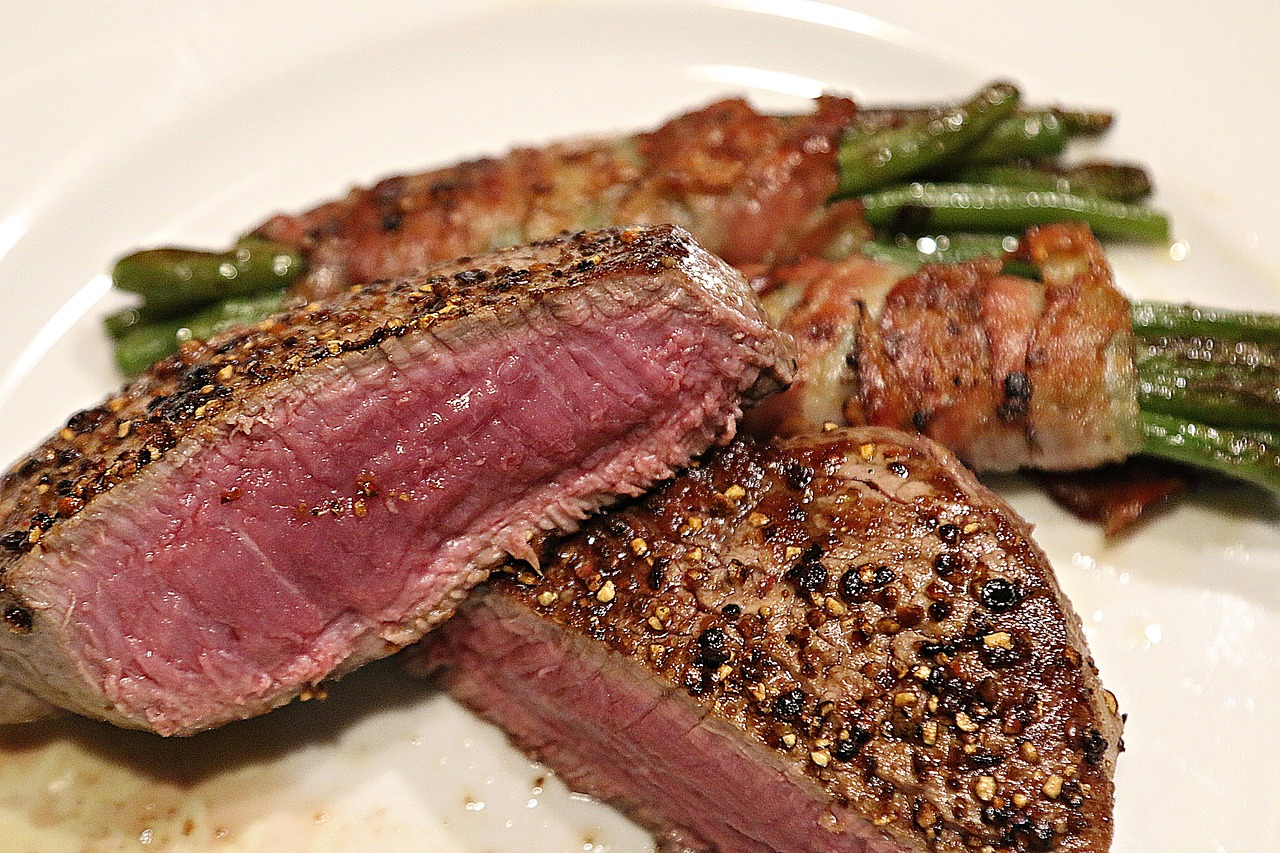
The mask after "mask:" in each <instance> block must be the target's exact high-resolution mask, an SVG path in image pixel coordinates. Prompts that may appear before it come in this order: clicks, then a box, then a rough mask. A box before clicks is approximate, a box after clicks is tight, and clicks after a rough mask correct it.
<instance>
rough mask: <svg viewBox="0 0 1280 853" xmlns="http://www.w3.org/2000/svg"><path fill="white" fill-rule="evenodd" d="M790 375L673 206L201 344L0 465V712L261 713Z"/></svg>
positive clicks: (741, 290) (412, 625)
mask: <svg viewBox="0 0 1280 853" xmlns="http://www.w3.org/2000/svg"><path fill="white" fill-rule="evenodd" d="M789 371H790V354H789V351H788V348H787V345H786V343H785V342H784V341H783V340H781V339H780V338H779V337H778V336H777V335H776V333H774V332H773V331H772V330H770V329H769V328H768V327H767V325H766V324H765V322H764V317H763V314H762V312H761V311H760V309H759V307H758V306H757V305H756V304H755V302H754V300H753V298H752V297H751V294H750V293H749V292H748V291H747V290H746V288H745V283H744V282H743V281H742V280H741V278H740V277H739V276H738V275H737V274H736V273H734V272H733V271H732V270H731V269H730V268H728V267H726V266H725V265H724V264H723V263H722V262H720V261H719V260H717V259H715V258H713V257H711V256H710V255H708V254H707V253H705V252H704V251H703V250H701V249H700V248H699V247H697V245H696V244H694V243H693V242H692V241H691V240H690V238H689V237H688V235H687V234H686V233H685V232H683V231H680V230H679V229H676V228H673V227H670V226H662V227H655V228H649V229H643V228H638V229H631V230H623V231H610V232H594V233H588V234H578V235H575V236H571V237H568V236H567V237H562V238H558V239H555V240H548V241H545V242H543V243H539V244H535V245H533V246H530V247H526V248H520V249H514V250H509V251H506V252H501V253H498V254H495V255H492V256H489V257H484V258H474V259H472V258H464V259H462V260H460V261H457V262H453V263H450V264H446V265H442V266H438V267H436V268H434V269H432V270H430V271H428V272H427V273H426V274H425V275H424V276H422V277H419V278H415V279H411V280H407V281H400V282H383V283H376V284H371V285H367V286H364V287H361V288H355V289H352V290H350V291H349V292H346V293H343V294H341V295H339V296H337V297H335V298H334V299H332V300H330V301H328V302H325V303H323V304H320V303H312V304H308V305H306V306H303V307H300V308H297V309H294V310H292V311H288V312H285V313H283V314H280V315H277V316H275V317H273V318H272V319H270V320H268V321H266V322H264V323H262V324H260V325H258V326H257V327H254V328H250V329H245V330H241V331H237V332H234V333H229V334H228V335H226V336H223V337H220V338H216V339H214V340H211V341H209V342H208V343H207V344H197V345H192V346H190V347H189V348H187V349H186V350H185V351H183V352H182V353H180V354H179V355H177V356H174V357H173V358H170V359H168V360H167V361H164V362H161V363H160V364H158V365H157V366H156V367H155V368H154V369H152V370H151V371H150V372H149V373H147V374H146V375H144V376H143V377H141V378H140V379H139V380H137V381H136V382H134V383H133V384H131V385H129V386H127V387H125V388H124V389H123V390H122V391H121V392H120V393H119V394H117V395H115V396H113V397H111V398H110V399H108V400H107V401H106V402H104V403H103V404H102V405H100V406H98V407H95V408H93V409H89V410H86V411H83V412H80V413H78V414H76V415H74V416H73V417H72V418H71V419H70V420H69V421H68V423H67V425H66V426H65V427H64V428H63V429H62V430H60V431H59V432H58V433H57V434H55V435H54V436H52V437H51V438H50V439H49V440H47V441H46V442H45V443H44V444H43V445H42V446H41V447H39V448H38V449H37V450H36V451H35V452H34V453H32V454H31V455H30V456H28V457H27V458H26V459H24V460H22V461H20V462H19V463H17V464H16V465H15V466H13V468H12V469H11V470H10V471H9V472H8V474H7V475H6V476H5V478H4V481H3V486H2V492H0V545H2V546H3V547H2V548H0V607H2V608H3V615H4V619H5V622H6V623H7V630H3V631H0V664H2V665H3V669H0V695H2V696H4V697H5V698H6V699H7V701H6V702H5V705H4V706H3V707H0V719H17V718H22V717H27V716H33V715H35V714H36V713H38V712H39V711H40V710H41V706H42V705H43V706H44V710H47V706H48V705H49V704H53V705H60V706H63V707H66V708H70V709H73V710H76V711H79V712H81V713H86V714H90V715H94V716H99V717H103V718H105V719H109V720H112V721H114V722H117V723H120V724H122V725H129V726H142V727H150V728H155V729H157V730H158V731H161V732H163V733H185V732H190V731H193V730H196V729H199V728H202V727H206V726H208V725H213V724H216V723H219V722H224V721H226V720H228V719H234V718H237V717H241V716H250V715H252V714H255V713H260V712H261V711H263V710H266V709H268V708H270V707H272V706H273V705H275V704H279V703H281V702H284V701H287V700H288V699H290V698H291V697H293V696H294V695H297V694H298V693H299V692H303V691H305V690H306V689H308V687H309V685H311V684H312V683H313V682H315V681H317V680H319V679H322V678H325V677H328V676H330V675H333V674H336V673H340V672H342V671H346V670H348V669H350V668H351V667H353V666H355V665H357V664H359V663H362V662H364V661H366V660H369V659H371V658H373V657H378V656H381V655H384V654H387V653H389V652H390V651H393V650H394V649H395V648H397V647H399V646H400V645H403V644H404V643H407V642H410V641H412V640H414V639H416V638H417V636H419V635H420V634H421V633H422V632H423V631H425V630H426V629H428V628H429V627H431V625H433V624H434V623H435V622H436V621H439V619H441V618H443V617H444V616H446V615H448V613H449V612H451V610H452V608H453V606H454V604H455V603H456V601H457V599H458V598H459V597H460V595H461V591H462V590H463V589H465V588H467V587H469V586H471V585H472V584H474V583H476V582H477V581H478V580H480V579H482V578H483V577H484V575H485V573H486V570H487V568H488V566H490V565H491V564H492V563H493V562H495V561H496V560H498V559H499V558H500V556H501V555H502V554H503V553H504V552H512V553H520V554H529V553H530V552H529V546H528V544H527V542H528V541H529V539H530V538H531V537H532V536H533V535H534V533H535V531H536V530H538V529H545V528H553V527H554V528H560V529H566V528H571V527H572V526H574V525H575V524H576V522H577V521H578V520H579V519H580V518H582V517H583V516H584V515H585V514H586V513H587V512H588V511H590V510H592V509H594V508H596V507H597V506H599V505H600V504H601V503H603V502H605V501H607V500H608V499H609V498H610V497H611V496H613V495H616V494H620V493H621V494H637V493H639V492H640V491H641V490H643V489H644V488H645V487H646V486H647V485H648V484H649V483H651V482H653V481H654V480H655V479H659V478H661V477H664V476H669V474H670V471H671V466H673V465H679V464H681V463H683V462H684V461H685V460H686V459H687V458H688V457H689V456H690V455H692V454H693V453H697V452H700V451H701V450H703V449H705V448H706V447H707V446H708V445H709V444H710V443H711V442H712V441H714V440H717V439H719V440H726V439H727V438H728V436H730V435H732V431H733V422H734V416H735V415H736V414H737V413H738V406H739V404H740V399H741V397H740V395H741V394H750V393H752V389H753V388H757V387H759V388H772V387H776V384H777V383H778V382H785V381H786V380H787V379H788V377H789ZM36 697H38V698H36Z"/></svg>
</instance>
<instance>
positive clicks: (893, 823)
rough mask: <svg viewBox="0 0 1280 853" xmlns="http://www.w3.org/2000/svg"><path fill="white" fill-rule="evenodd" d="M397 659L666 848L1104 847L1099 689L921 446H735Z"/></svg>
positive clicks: (1068, 623)
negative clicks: (405, 659)
mask: <svg viewBox="0 0 1280 853" xmlns="http://www.w3.org/2000/svg"><path fill="white" fill-rule="evenodd" d="M414 654H416V655H417V656H418V661H417V665H418V666H420V667H421V668H424V669H428V670H432V669H434V670H435V671H437V672H438V673H439V674H440V677H441V678H442V679H443V682H444V683H445V684H446V685H447V686H448V688H449V689H450V691H451V692H452V693H453V695H455V696H456V697H458V698H459V699H460V700H462V701H463V702H464V703H466V704H467V705H469V706H470V707H472V708H474V709H475V710H477V711H478V712H479V713H481V714H482V715H484V716H485V717H487V718H488V719H490V720H492V721H495V722H497V723H498V724H499V725H501V726H503V727H504V728H505V729H506V730H507V731H508V732H509V733H510V735H511V737H512V738H513V740H514V741H515V743H516V744H518V745H519V746H521V747H522V748H524V749H526V750H528V751H529V752H530V753H531V754H533V755H534V756H536V757H537V758H539V759H540V760H542V761H545V762H547V763H548V764H549V765H550V766H552V767H553V768H555V769H556V771H557V772H558V773H560V774H562V775H563V776H564V777H565V778H566V780H567V781H568V783H569V784H570V785H571V786H574V787H576V788H578V789H581V790H584V791H586V792H588V793H592V794H594V795H596V796H599V797H601V798H603V799H605V800H608V801H611V802H614V803H617V804H619V805H620V806H622V807H623V808H625V809H626V810H627V811H629V812H630V813H631V814H632V815H633V816H634V817H635V818H636V819H637V820H639V821H640V822H642V823H644V824H646V825H648V826H650V827H651V828H653V829H654V831H655V832H656V833H658V835H659V836H660V837H662V838H665V839H670V840H672V843H674V844H678V845H682V849H693V850H719V851H724V852H725V853H728V851H734V853H756V852H757V851H758V853H766V852H767V851H769V852H771V853H818V852H819V851H822V852H823V853H827V852H828V851H897V850H931V851H954V852H955V853H959V851H971V850H993V849H994V850H1003V851H1046V850H1061V851H1105V850H1106V849H1108V847H1109V844H1110V839H1111V834H1112V818H1111V813H1112V773H1113V770H1114V767H1115V760H1116V756H1117V752H1118V750H1119V748H1120V737H1121V720H1120V717H1119V715H1118V714H1117V711H1116V705H1115V699H1114V697H1113V696H1111V694H1109V693H1108V692H1107V691H1105V690H1103V689H1102V687H1101V686H1100V684H1099V681H1098V677H1097V672H1096V670H1095V668H1094V665H1093V662H1092V660H1091V658H1090V656H1089V651H1088V649H1087V648H1086V646H1085V642H1084V638H1083V636H1082V633H1081V629H1080V624H1079V620H1078V618H1077V617H1076V615H1075V614H1074V613H1073V612H1072V609H1071V606H1070V604H1069V603H1068V602H1067V600H1066V599H1065V598H1064V597H1063V594H1062V592H1061V590H1060V588H1059V586H1058V583H1057V581H1056V579H1055V578H1054V576H1053V573H1052V571H1051V570H1050V568H1049V565H1048V563H1047V561H1046V559H1045V557H1044V555H1043V554H1042V553H1041V552H1040V550H1039V549H1038V548H1037V547H1036V545H1035V544H1034V543H1033V542H1032V540H1031V538H1030V529H1029V527H1028V525H1027V524H1026V523H1025V522H1024V521H1022V519H1020V518H1018V517H1017V516H1016V515H1015V514H1014V513H1013V511H1012V510H1010V509H1009V508H1008V507H1007V506H1006V505H1005V504H1004V503H1003V502H1002V501H1001V500H1000V499H999V498H998V497H996V496H995V495H993V494H992V493H991V492H989V491H987V490H986V489H985V488H983V487H982V486H981V485H979V484H978V483H977V482H976V481H975V480H974V478H973V476H972V475H971V474H970V473H969V472H968V471H967V470H966V469H964V468H963V467H962V466H961V465H960V464H959V463H958V462H957V460H956V459H955V458H954V457H953V456H951V455H950V454H949V453H947V452H946V451H945V450H943V449H942V448H941V447H939V446H938V445H937V444H935V443H933V442H931V441H929V440H928V439H924V438H920V437H914V436H908V435H905V434H903V433H899V432H896V431H893V430H887V429H882V428H874V427H872V428H866V427H864V428H855V429H845V430H834V431H829V432H826V433H823V434H821V435H816V436H807V437H802V438H795V439H789V440H785V441H779V442H775V443H773V444H768V445H753V444H751V443H750V442H741V441H740V442H735V443H734V444H732V445H730V446H729V447H728V448H727V449H725V450H723V451H719V452H716V453H715V454H712V455H711V456H710V457H709V458H707V459H705V460H704V462H703V464H702V465H701V466H699V467H696V468H694V469H692V470H690V471H688V472H686V473H685V474H683V475H681V476H680V477H678V478H677V479H675V480H673V481H672V482H670V483H668V484H667V485H665V486H664V487H662V488H661V489H659V490H658V491H656V492H655V493H652V494H651V495H649V496H647V497H645V498H643V499H642V500H640V501H639V502H636V503H633V504H631V505H629V506H627V507H624V508H623V509H621V510H618V511H615V512H612V513H609V514H608V515H606V516H602V517H599V518H597V519H595V520H593V521H591V522H589V523H588V524H587V525H586V526H585V527H584V528H583V529H582V530H581V531H580V532H579V533H578V534H577V535H575V536H573V537H572V538H570V539H568V540H566V541H563V542H561V543H560V544H558V545H555V546H553V547H552V548H551V549H550V550H549V551H548V552H546V553H544V554H543V556H542V559H541V566H540V568H539V569H532V568H528V567H525V568H523V569H519V570H518V573H517V574H516V575H515V576H514V577H504V578H502V579H500V580H497V581H496V582H494V583H492V584H491V585H490V586H489V587H488V589H487V591H486V593H485V594H484V595H482V596H477V597H475V598H473V599H472V600H471V601H470V602H469V603H468V605H467V606H466V607H465V608H463V610H461V611H460V612H459V614H458V615H457V616H456V617H455V618H454V619H453V620H451V621H450V622H449V623H448V624H447V625H446V626H445V627H444V628H443V630H442V631H440V632H437V633H436V634H435V635H433V637H432V638H431V639H430V640H429V641H428V642H427V643H426V644H424V645H422V646H419V647H417V649H416V651H415V652H414Z"/></svg>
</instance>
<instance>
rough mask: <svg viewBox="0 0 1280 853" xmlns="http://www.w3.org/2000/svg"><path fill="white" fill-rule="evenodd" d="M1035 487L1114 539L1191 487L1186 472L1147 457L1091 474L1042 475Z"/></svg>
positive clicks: (1038, 477) (1120, 463)
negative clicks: (1092, 522)
mask: <svg viewBox="0 0 1280 853" xmlns="http://www.w3.org/2000/svg"><path fill="white" fill-rule="evenodd" d="M1035 481H1036V482H1037V483H1039V484H1040V487H1041V488H1042V489H1044V490H1045V492H1046V493H1047V494H1048V495H1049V497H1051V498H1053V500H1054V501H1055V502H1056V503H1057V504H1058V505H1059V506H1062V507H1063V508H1065V509H1067V510H1069V511H1070V512H1072V513H1073V514H1075V515H1076V516H1077V517H1078V518H1082V519H1084V520H1085V521H1094V522H1097V523H1098V524H1100V525H1102V530H1103V533H1105V534H1106V535H1107V536H1109V537H1114V536H1118V535H1120V534H1121V533H1124V532H1125V531H1127V530H1129V529H1131V528H1132V527H1133V525H1134V524H1135V523H1136V522H1137V521H1138V520H1139V519H1141V518H1142V517H1143V516H1145V515H1147V514H1148V513H1151V512H1154V511H1156V510H1157V509H1159V508H1160V507H1163V506H1165V505H1167V504H1168V503H1169V502H1170V501H1172V500H1173V499H1175V498H1176V497H1178V496H1179V495H1181V494H1183V493H1185V492H1186V491H1187V490H1188V489H1189V488H1190V487H1191V483H1192V479H1191V473H1190V472H1189V471H1188V470H1187V469H1185V468H1183V467H1181V466H1179V465H1175V464H1173V463H1171V462H1166V461H1164V460H1162V459H1151V458H1148V457H1145V456H1135V457H1133V458H1131V459H1126V460H1125V461H1124V462H1118V463H1116V464H1114V465H1104V466H1102V467H1101V468H1094V469H1091V470H1089V471H1038V472H1036V474H1035Z"/></svg>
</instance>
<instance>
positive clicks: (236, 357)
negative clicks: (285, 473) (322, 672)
mask: <svg viewBox="0 0 1280 853" xmlns="http://www.w3.org/2000/svg"><path fill="white" fill-rule="evenodd" d="M695 249H696V244H695V243H694V242H693V241H692V238H691V237H690V236H689V235H688V234H687V233H686V232H685V231H683V230H682V229H680V228H676V227H673V226H652V227H644V228H633V229H614V230H608V231H595V232H580V233H578V234H574V235H562V236H560V237H556V238H553V239H549V240H544V241H541V242H538V243H533V244H530V245H529V246H524V247H517V248H513V249H509V250H505V251H503V252H498V253H494V254H491V255H487V256H485V257H484V258H483V259H481V260H475V259H472V258H461V259H459V260H457V261H453V262H450V263H447V264H440V265H436V266H435V267H432V268H431V269H430V270H428V271H427V272H426V273H425V274H423V275H420V276H418V277H415V278H410V279H406V280H400V281H396V282H374V283H371V284H367V285H363V286H359V287H352V288H350V289H348V290H347V291H346V292H344V293H342V294H339V295H338V296H336V297H334V298H332V299H329V300H326V301H324V302H322V303H310V304H307V305H302V306H298V307H296V308H293V309H292V310H288V311H285V312H282V313H280V314H277V315H275V316H273V317H271V318H270V319H268V320H266V321H263V322H262V323H259V324H258V325H256V326H254V327H251V328H247V329H239V330H234V331H231V332H228V333H227V334H224V335H221V336H219V337H217V338H214V339H212V340H210V341H208V342H192V343H190V344H188V345H186V346H185V347H184V348H183V349H182V351H181V352H179V353H178V354H176V355H174V356H172V357H170V358H167V359H165V360H163V361H160V362H159V363H157V364H156V365H154V366H153V367H152V368H151V369H150V370H148V371H147V372H146V373H145V374H143V375H142V376H140V377H139V378H138V379H137V380H135V381H133V382H131V383H130V384H128V385H126V386H125V387H124V388H122V389H121V390H120V392H119V393H117V394H115V395H113V396H111V397H110V398H108V399H107V400H106V401H104V402H103V403H102V404H100V405H98V406H96V407H94V408H90V409H85V410H84V411H81V412H77V413H76V414H74V415H72V416H71V418H70V419H68V421H67V422H66V424H65V425H64V426H63V427H62V428H61V429H60V430H58V431H57V432H56V433H55V434H54V435H52V436H51V437H50V438H49V439H47V440H46V441H45V442H44V443H43V444H41V445H40V446H39V447H38V448H36V450H34V451H33V452H32V453H30V454H29V455H27V456H26V457H25V458H23V459H21V460H19V461H18V462H17V463H15V464H14V465H13V466H12V467H11V468H10V469H9V471H8V472H7V473H6V474H5V475H4V478H3V480H2V481H0V606H2V610H3V613H2V615H3V618H4V621H5V623H6V624H7V627H8V629H9V630H10V631H12V632H14V633H19V634H21V633H25V632H28V631H30V630H31V628H32V618H33V617H32V610H31V608H30V607H28V606H27V605H26V604H25V602H23V601H22V600H21V598H20V597H19V595H18V592H17V591H16V590H14V589H10V588H7V587H6V586H5V583H4V581H5V576H6V573H7V572H8V571H9V569H10V567H11V566H12V565H13V564H14V563H15V562H17V561H19V560H22V559H23V558H24V556H25V555H27V554H30V553H32V552H38V551H39V550H40V548H41V542H42V540H44V539H46V538H48V537H49V536H50V534H51V532H53V531H56V530H57V529H59V528H60V527H61V526H63V525H65V524H66V523H67V522H68V520H70V519H73V518H75V517H76V516H77V515H78V514H79V513H81V512H82V511H83V510H84V509H85V508H86V507H87V506H89V505H90V504H91V503H92V502H93V501H94V500H95V498H97V497H98V496H100V495H102V494H104V493H106V492H108V491H110V490H112V489H114V488H115V487H116V486H118V485H120V484H122V483H125V482H128V481H131V480H133V479H134V478H136V477H138V476H139V474H140V473H141V472H143V471H144V470H146V469H147V468H148V467H149V466H150V465H152V464H153V463H155V462H156V461H158V460H160V459H162V458H163V457H164V456H165V454H166V453H167V452H169V451H171V450H173V449H174V448H175V447H176V446H177V445H178V444H179V442H181V441H183V440H184V439H186V438H188V437H199V436H210V437H213V436H216V435H218V434H220V433H221V432H225V430H226V429H227V427H228V424H232V425H234V424H237V423H241V422H243V421H245V420H251V419H252V418H253V416H254V415H255V413H256V408H255V407H260V404H261V401H262V400H263V399H264V398H265V397H266V396H268V395H269V390H270V389H269V386H273V385H283V384H285V383H287V382H288V381H289V380H290V379H292V378H293V377H296V376H297V375H298V374H300V373H302V372H304V371H306V370H308V369H310V368H312V367H314V366H315V365H317V364H319V363H321V362H324V361H326V360H329V359H334V358H337V357H340V356H342V355H344V354H346V353H352V352H358V351H362V350H367V349H371V348H374V347H377V346H379V345H380V344H382V343H383V342H384V341H387V340H389V339H393V338H397V337H401V336H404V335H412V334H435V335H438V336H443V335H446V334H453V332H452V331H447V330H448V329H450V327H453V328H458V326H457V324H463V323H468V322H470V321H471V320H473V319H474V318H475V317H476V316H477V315H486V314H493V313H497V312H508V313H509V312H510V311H511V310H512V309H515V310H516V311H520V310H522V307H523V306H528V305H532V304H533V303H534V302H542V303H548V304H551V305H553V306H554V305H559V304H560V303H559V302H557V296H558V295H560V294H565V295H566V298H565V299H564V300H563V303H564V304H563V306H562V307H561V308H560V309H554V308H553V310H562V311H565V312H571V311H573V310H574V306H573V304H572V299H571V298H568V294H571V293H572V292H573V291H574V289H575V288H578V287H580V286H581V285H583V284H586V283H588V282H591V281H593V280H600V281H602V282H608V281H609V280H610V279H612V278H614V277H616V276H618V275H621V274H628V273H641V274H643V276H648V277H650V278H653V277H654V276H656V275H657V274H659V273H661V272H663V271H666V270H670V269H672V268H674V267H677V266H679V265H681V263H682V261H684V259H686V258H687V257H689V255H690V253H691V252H692V251H694V250H695ZM697 251H699V252H700V251H701V250H700V249H698V250H697ZM700 284H701V285H703V286H705V287H706V288H707V289H709V290H714V291H715V295H716V297H717V299H719V300H720V301H721V302H723V303H724V304H726V305H727V306H730V307H731V308H732V309H733V310H734V311H737V312H741V314H742V315H743V316H744V317H747V318H751V319H752V321H753V322H757V323H759V324H760V328H761V329H764V328H765V326H764V320H763V314H762V313H761V311H760V309H759V308H758V306H756V305H755V304H754V303H750V302H748V301H747V300H746V299H745V298H744V297H743V295H742V294H741V293H739V292H736V291H734V290H733V289H732V288H730V287H727V286H725V285H723V284H722V283H720V282H717V281H713V280H707V281H700ZM606 286H607V285H606ZM463 328H465V327H463ZM779 355H780V356H781V362H779V363H780V364H781V363H785V362H787V361H788V360H789V354H787V353H779ZM767 373H768V375H767V376H765V377H764V379H763V381H762V383H761V385H760V387H759V389H757V390H759V391H761V392H763V390H765V389H767V388H771V387H775V386H776V385H777V384H778V383H785V382H786V381H787V379H788V377H787V376H778V375H774V374H773V373H771V372H767ZM228 499H234V496H228Z"/></svg>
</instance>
